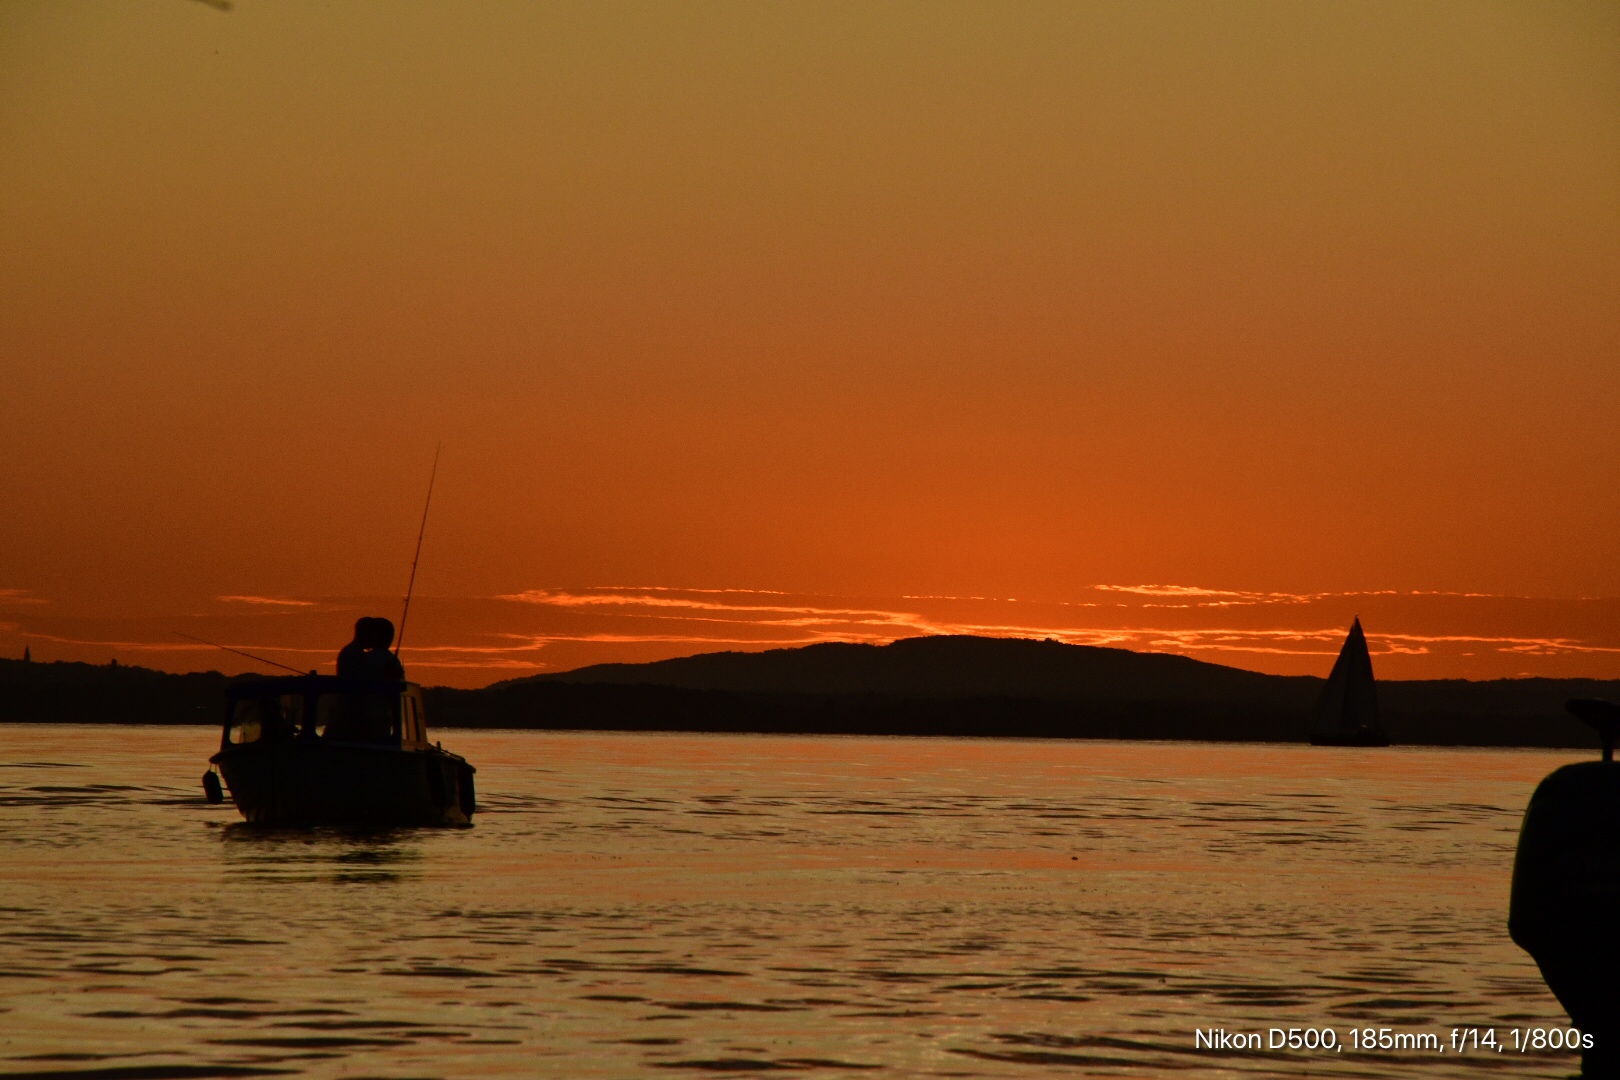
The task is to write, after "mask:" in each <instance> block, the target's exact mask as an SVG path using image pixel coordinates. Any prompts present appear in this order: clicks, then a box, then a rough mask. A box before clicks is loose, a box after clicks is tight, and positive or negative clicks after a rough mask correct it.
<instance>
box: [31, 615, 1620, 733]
mask: <svg viewBox="0 0 1620 1080" xmlns="http://www.w3.org/2000/svg"><path fill="white" fill-rule="evenodd" d="M239 677H240V678H252V677H254V676H239ZM225 683H226V678H225V676H223V675H219V674H218V673H207V674H202V675H164V674H161V673H158V672H152V671H145V670H144V669H140V668H129V667H119V668H106V667H95V666H91V665H86V664H40V663H37V662H36V663H33V664H25V663H22V662H20V661H0V721H13V722H17V721H34V722H40V721H57V722H74V721H78V722H85V721H100V722H124V723H210V724H212V723H218V722H219V721H220V719H221V716H220V710H221V709H222V708H223V700H224V686H225ZM1322 685H1323V680H1321V679H1318V678H1313V677H1308V676H1279V675H1262V674H1259V673H1257V672H1251V671H1243V670H1240V669H1238V668H1230V667H1224V666H1222V665H1219V664H1209V663H1204V662H1202V661H1198V660H1192V659H1189V658H1187V657H1182V656H1172V655H1168V654H1163V653H1135V652H1130V651H1128V650H1125V649H1103V648H1094V647H1090V646H1081V645H1065V644H1062V643H1059V642H1055V641H1028V640H1009V639H991V638H964V637H936V638H913V639H908V640H905V641H899V642H895V643H894V644H892V645H887V646H875V645H848V644H823V645H812V646H808V647H806V648H801V649H777V650H772V651H769V652H763V653H711V654H706V655H702V656H693V657H684V658H681V659H676V660H665V661H660V662H657V663H652V664H604V665H598V666H595V667H589V668H582V669H579V670H577V671H570V672H563V673H560V674H556V675H541V676H535V677H532V678H528V679H520V680H513V681H508V682H503V683H497V684H495V685H494V686H490V687H487V688H485V689H482V690H456V689H451V688H448V687H433V688H429V689H428V690H427V691H425V693H426V697H427V711H428V723H429V725H430V726H431V727H438V728H444V727H492V728H533V729H554V730H555V729H572V730H595V731H713V732H762V733H784V734H789V733H802V734H871V735H957V736H995V737H1003V738H1011V737H1025V738H1146V739H1209V740H1216V741H1266V742H1303V741H1305V739H1306V737H1307V735H1308V732H1309V723H1310V713H1311V709H1312V707H1313V705H1314V703H1315V702H1316V700H1317V697H1318V696H1319V694H1320V693H1321V688H1322ZM1378 694H1379V699H1380V704H1381V707H1382V711H1383V717H1384V723H1385V726H1386V728H1387V730H1388V733H1389V736H1390V737H1391V739H1392V740H1393V741H1394V742H1396V743H1404V744H1409V745H1410V744H1420V745H1421V744H1427V745H1440V746H1542V747H1570V748H1575V747H1582V748H1584V747H1594V748H1595V747H1596V745H1597V743H1596V736H1595V735H1594V733H1593V732H1592V731H1591V729H1589V728H1587V727H1585V726H1584V725H1582V724H1581V723H1580V722H1579V721H1577V720H1575V719H1574V718H1573V717H1571V716H1569V715H1568V714H1567V713H1565V712H1564V702H1565V701H1566V700H1568V699H1569V698H1572V697H1595V698H1616V697H1620V680H1609V681H1605V680H1594V679H1500V680H1494V681H1489V682H1469V681H1466V680H1461V679H1448V680H1429V681H1408V682H1380V683H1379V684H1378Z"/></svg>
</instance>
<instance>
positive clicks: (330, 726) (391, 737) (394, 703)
mask: <svg viewBox="0 0 1620 1080" xmlns="http://www.w3.org/2000/svg"><path fill="white" fill-rule="evenodd" d="M315 728H316V730H317V731H319V732H320V733H321V734H322V736H323V737H325V738H328V739H332V740H335V741H337V742H372V743H396V744H397V743H398V742H399V695H398V694H376V693H373V694H322V695H320V696H319V697H318V698H316V699H315Z"/></svg>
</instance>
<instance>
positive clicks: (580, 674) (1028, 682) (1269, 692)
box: [496, 637, 1321, 706]
mask: <svg viewBox="0 0 1620 1080" xmlns="http://www.w3.org/2000/svg"><path fill="white" fill-rule="evenodd" d="M544 681H555V682H570V683H613V684H618V685H647V686H677V687H682V688H685V689H688V690H730V691H734V692H737V693H752V694H759V693H769V694H893V695H901V696H905V697H930V698H932V697H1019V698H1039V699H1042V700H1052V701H1074V700H1106V701H1122V702H1123V701H1134V702H1141V701H1199V702H1223V703H1234V702H1243V703H1266V704H1273V705H1288V706H1292V705H1295V704H1297V703H1298V702H1300V701H1305V702H1306V704H1307V705H1308V704H1309V701H1310V700H1311V694H1313V693H1315V692H1316V691H1317V690H1318V688H1319V687H1320V683H1321V680H1319V679H1313V678H1310V677H1307V676H1296V677H1287V676H1278V675H1262V674H1260V673H1258V672H1254V671H1244V670H1242V669H1241V668H1234V667H1225V666H1223V665H1220V664H1210V663H1206V662H1204V661H1202V660H1193V659H1191V658H1190V657H1186V656H1176V655H1173V654H1170V653H1148V652H1132V651H1130V650H1129V649H1107V648H1100V647H1097V646H1092V645H1067V644H1064V643H1062V642H1059V641H1052V640H1045V641H1031V640H1028V639H1023V638H984V637H919V638H905V639H902V640H900V641H896V642H892V643H890V644H888V645H857V644H848V643H844V642H825V643H822V644H819V645H806V646H804V647H803V648H798V649H771V650H768V651H766V652H755V653H744V652H720V653H704V654H701V655H698V656H683V657H680V658H678V659H675V660H658V661H655V662H653V663H650V664H597V665H594V666H592V667H585V668H578V669H576V670H574V671H565V672H562V673H559V674H555V675H535V676H531V677H530V678H528V679H522V680H512V681H511V682H507V683H497V684H496V686H497V687H500V686H510V685H512V684H513V683H515V682H544Z"/></svg>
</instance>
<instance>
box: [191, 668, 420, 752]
mask: <svg viewBox="0 0 1620 1080" xmlns="http://www.w3.org/2000/svg"><path fill="white" fill-rule="evenodd" d="M225 696H226V702H227V704H226V714H225V731H224V734H223V735H222V736H221V738H220V746H219V748H220V749H221V750H229V749H230V748H231V747H233V746H243V745H246V744H248V743H274V742H290V741H292V740H312V739H321V740H323V741H325V742H327V743H346V744H350V745H354V744H359V745H365V746H374V747H379V748H390V749H398V750H426V749H428V745H429V744H428V738H427V724H426V722H425V717H426V712H425V711H424V710H423V708H422V688H421V687H419V686H417V685H416V684H415V683H410V682H404V681H395V680H377V679H346V678H338V677H336V676H333V675H295V676H288V677H286V678H274V679H252V680H245V681H241V682H238V683H236V684H235V685H233V686H231V687H229V688H228V689H227V690H226V692H225Z"/></svg>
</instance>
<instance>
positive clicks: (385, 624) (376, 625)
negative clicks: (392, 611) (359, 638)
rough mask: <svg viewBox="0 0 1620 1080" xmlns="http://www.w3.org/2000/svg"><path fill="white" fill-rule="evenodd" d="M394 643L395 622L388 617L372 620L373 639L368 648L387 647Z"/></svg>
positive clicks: (368, 643) (367, 644)
mask: <svg viewBox="0 0 1620 1080" xmlns="http://www.w3.org/2000/svg"><path fill="white" fill-rule="evenodd" d="M393 643H394V624H393V623H392V622H390V621H389V620H388V619H372V620H371V640H370V641H369V642H367V643H366V648H368V649H386V648H388V646H390V645H392V644H393Z"/></svg>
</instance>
